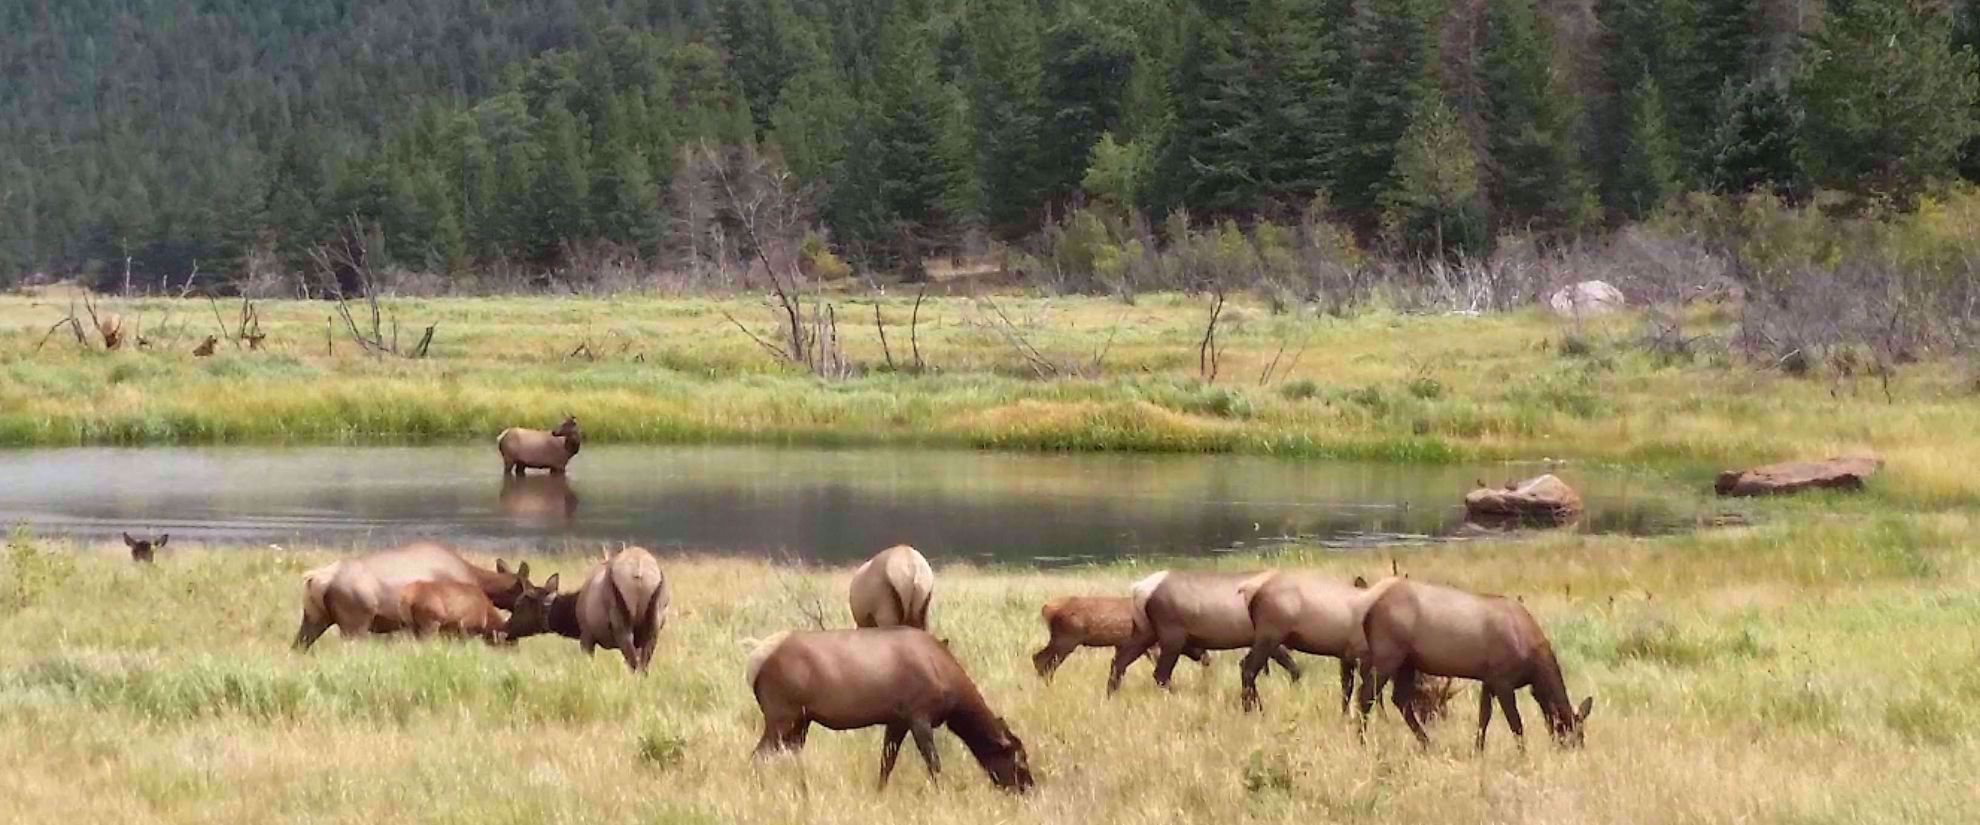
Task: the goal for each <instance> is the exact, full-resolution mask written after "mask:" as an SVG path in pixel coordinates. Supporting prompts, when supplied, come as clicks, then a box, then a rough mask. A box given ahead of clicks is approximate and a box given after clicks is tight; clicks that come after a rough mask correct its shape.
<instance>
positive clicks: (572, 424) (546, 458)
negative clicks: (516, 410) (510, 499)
mask: <svg viewBox="0 0 1980 825" xmlns="http://www.w3.org/2000/svg"><path fill="white" fill-rule="evenodd" d="M583 440H584V431H583V430H580V429H578V421H577V416H574V415H567V416H565V417H564V423H562V424H559V425H557V429H554V430H551V431H550V432H547V433H546V432H544V431H542V430H530V429H524V428H522V427H510V428H508V429H506V430H503V431H502V434H501V435H498V436H496V437H495V451H496V452H498V453H501V454H502V472H503V473H514V474H516V475H522V474H523V473H524V472H525V471H527V470H549V471H550V474H551V475H553V476H560V475H563V474H564V468H565V467H566V466H568V465H569V464H570V463H571V459H573V458H576V457H577V454H578V448H579V447H580V446H581V444H580V442H582V441H583Z"/></svg>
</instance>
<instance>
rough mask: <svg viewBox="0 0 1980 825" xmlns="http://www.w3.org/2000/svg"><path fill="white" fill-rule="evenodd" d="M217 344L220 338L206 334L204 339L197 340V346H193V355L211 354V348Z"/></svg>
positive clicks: (203, 356)
mask: <svg viewBox="0 0 1980 825" xmlns="http://www.w3.org/2000/svg"><path fill="white" fill-rule="evenodd" d="M219 344H220V339H218V338H215V337H213V336H211V335H208V336H206V340H204V341H201V342H199V346H197V347H194V348H193V357H195V358H205V357H207V356H210V355H212V354H213V348H214V347H216V346H218V345H219Z"/></svg>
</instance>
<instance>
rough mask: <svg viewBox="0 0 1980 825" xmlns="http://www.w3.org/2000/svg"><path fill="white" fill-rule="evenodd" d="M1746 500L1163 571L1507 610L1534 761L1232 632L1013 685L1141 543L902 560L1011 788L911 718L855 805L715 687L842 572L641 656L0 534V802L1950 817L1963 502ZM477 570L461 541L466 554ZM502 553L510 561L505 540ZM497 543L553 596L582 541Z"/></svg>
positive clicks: (186, 806)
mask: <svg viewBox="0 0 1980 825" xmlns="http://www.w3.org/2000/svg"><path fill="white" fill-rule="evenodd" d="M1832 504H1833V502H1830V501H1826V500H1822V499H1817V500H1811V501H1808V502H1798V503H1779V504H1769V505H1768V509H1769V510H1770V511H1772V512H1773V514H1774V515H1775V516H1777V517H1776V518H1772V519H1769V520H1768V521H1767V522H1766V523H1764V524H1762V525H1759V526H1754V527H1742V528H1734V529H1724V530H1711V531H1705V532H1701V533H1696V534H1691V535H1684V536H1670V537H1662V538H1656V539H1626V538H1618V537H1599V536H1578V535H1556V536H1543V537H1539V538H1535V539H1532V540H1529V541H1522V542H1492V543H1483V544H1472V545H1468V546H1466V547H1465V548H1463V549H1432V550H1412V551H1401V550H1399V551H1394V552H1382V553H1359V554H1341V553H1330V552H1326V551H1321V550H1318V549H1311V550H1302V549H1294V550H1291V551H1288V552H1287V553H1285V554H1283V555H1279V556H1275V557H1273V558H1271V559H1269V560H1260V559H1257V558H1222V559H1217V560H1199V561H1193V562H1177V564H1188V565H1193V566H1220V567H1226V568H1249V567H1253V566H1256V565H1258V564H1261V563H1269V564H1272V565H1278V566H1287V567H1308V568H1313V569H1319V570H1324V571H1328V572H1330V573H1335V574H1338V575H1341V576H1350V575H1355V574H1366V575H1377V574H1381V573H1384V572H1386V571H1387V568H1388V566H1389V564H1390V560H1391V559H1393V560H1394V562H1395V563H1396V564H1397V565H1398V566H1399V567H1400V568H1401V569H1402V570H1404V571H1405V572H1409V573H1410V574H1411V575H1412V576H1413V577H1417V578H1422V579H1428V580H1433V581H1444V582H1450V583H1455V584H1461V585H1464V586H1468V587H1472V588H1476V589H1479V590H1484V591H1490V592H1504V593H1508V594H1513V595H1517V596H1519V597H1520V598H1522V599H1523V601H1524V602H1525V604H1526V605H1527V606H1528V608H1529V609H1531V610H1532V611H1533V612H1534V613H1535V615H1536V616H1537V617H1538V618H1539V619H1540V621H1541V622H1542V623H1543V625H1544V626H1545V627H1546V628H1547V630H1548V632H1549V633H1550V635H1551V636H1552V639H1553V642H1554V645H1555V647H1556V648H1557V650H1558V651H1559V653H1560V656H1561V659H1562V662H1563V666H1564V669H1565V672H1566V675H1567V679H1568V685H1569V689H1570V690H1571V691H1572V692H1573V694H1574V696H1575V697H1576V698H1577V699H1579V697H1581V696H1584V695H1593V696H1594V697H1595V699H1596V702H1595V712H1594V714H1593V715H1592V716H1591V717H1590V720H1589V736H1588V741H1587V745H1586V747H1585V748H1584V749H1581V750H1562V749H1558V748H1556V747H1555V746H1554V745H1553V744H1552V743H1551V742H1550V741H1549V740H1547V738H1546V737H1545V735H1544V733H1541V732H1540V731H1541V730H1543V729H1542V728H1541V727H1540V725H1539V722H1538V718H1537V716H1538V715H1537V710H1536V708H1535V707H1534V706H1533V704H1532V702H1531V700H1530V698H1525V697H1523V698H1522V703H1523V708H1524V711H1525V714H1526V717H1527V720H1528V723H1529V733H1530V734H1532V737H1531V740H1530V741H1529V742H1528V745H1527V748H1526V749H1525V751H1524V752H1523V753H1522V752H1521V751H1520V749H1519V748H1517V747H1516V746H1515V745H1514V742H1513V739H1512V737H1511V736H1510V734H1509V733H1508V732H1507V731H1506V729H1505V728H1504V727H1503V726H1502V723H1495V727H1494V729H1493V731H1492V734H1491V738H1490V742H1489V744H1488V750H1487V752H1486V753H1484V754H1483V755H1478V754H1474V753H1473V752H1472V750H1471V743H1470V740H1471V732H1472V725H1473V719H1474V718H1475V717H1474V714H1475V712H1476V700H1475V698H1474V697H1475V695H1476V694H1475V691H1474V690H1472V689H1469V688H1467V689H1466V690H1464V691H1463V692H1461V693H1460V694H1458V695H1457V697H1456V698H1455V699H1453V700H1452V701H1451V703H1450V705H1449V708H1450V711H1449V713H1450V715H1449V717H1447V718H1445V719H1442V720H1440V721H1437V722H1435V723H1433V724H1432V725H1431V734H1432V736H1433V738H1434V742H1433V745H1432V746H1431V747H1430V748H1429V749H1428V750H1427V751H1421V750H1419V749H1418V748H1417V746H1416V745H1415V743H1414V742H1413V740H1411V739H1410V737H1409V735H1408V733H1407V731H1406V730H1405V729H1404V728H1403V727H1402V725H1401V724H1400V722H1399V720H1398V719H1397V718H1396V716H1395V714H1394V712H1393V711H1392V710H1390V711H1387V712H1385V713H1384V714H1383V715H1381V716H1378V717H1377V718H1376V719H1375V720H1374V721H1373V723H1372V724H1371V728H1370V735H1369V737H1368V741H1367V742H1366V743H1365V744H1363V743H1358V742H1357V741H1356V739H1355V737H1354V735H1353V733H1352V730H1353V728H1352V725H1351V723H1350V722H1349V721H1348V720H1346V719H1343V718H1342V717H1341V715H1340V713H1339V710H1338V709H1337V706H1336V702H1337V692H1336V691H1337V689H1338V688H1337V684H1336V682H1335V680H1334V678H1333V673H1332V668H1331V662H1328V661H1325V660H1316V659H1309V660H1308V661H1309V662H1311V663H1312V664H1311V666H1310V667H1309V670H1308V678H1307V679H1305V680H1304V681H1302V682H1300V683H1297V684H1291V683H1288V682H1287V681H1285V680H1284V679H1283V678H1282V677H1280V676H1278V675H1273V676H1268V677H1266V678H1265V679H1264V680H1262V681H1261V688H1262V691H1263V694H1264V699H1265V702H1266V708H1265V711H1264V712H1263V713H1261V714H1253V715H1249V716H1246V715H1243V714H1240V713H1239V712H1238V709H1237V690H1238V685H1237V660H1238V654H1236V653H1222V654H1218V655H1217V656H1216V658H1215V660H1214V661H1213V664H1212V666H1211V667H1210V668H1209V669H1207V670H1204V669H1200V668H1198V667H1197V666H1195V665H1193V664H1191V663H1188V662H1184V663H1183V664H1182V665H1181V666H1180V667H1179V668H1178V671H1177V678H1176V686H1175V687H1176V689H1175V691H1174V692H1173V693H1172V694H1162V693H1160V692H1158V691H1156V689H1155V688H1154V686H1153V685H1152V683H1151V682H1150V679H1149V673H1150V669H1149V665H1148V664H1146V663H1138V664H1136V665H1135V667H1134V668H1133V669H1132V670H1131V671H1130V672H1129V678H1128V680H1127V683H1126V685H1125V686H1124V688H1123V690H1122V692H1121V693H1120V694H1119V695H1118V696H1116V697H1115V698H1113V699H1112V700H1111V701H1110V700H1107V699H1106V698H1104V696H1103V693H1102V683H1103V681H1104V674H1105V668H1106V659H1107V655H1106V653H1105V652H1102V651H1092V650H1086V651H1081V652H1080V653H1077V654H1075V655H1074V656H1073V658H1072V659H1071V660H1070V661H1068V662H1067V664H1066V665H1065V667H1064V668H1062V669H1061V671H1060V672H1059V674H1058V676H1057V679H1056V680H1055V681H1054V682H1052V683H1050V684H1046V683H1043V682H1041V681H1039V679H1038V678H1037V677H1036V675H1035V674H1034V673H1033V672H1032V667H1031V663H1030V661H1029V654H1030V653H1031V651H1033V650H1035V649H1036V648H1037V647H1038V646H1039V645H1041V644H1042V643H1043V641H1044V638H1045V635H1046V634H1045V632H1044V628H1043V627H1042V625H1041V623H1040V621H1039V619H1038V614H1037V611H1038V607H1039V605H1040V604H1041V603H1042V602H1043V601H1044V600H1045V599H1047V598H1049V597H1051V596H1054V595H1059V594H1065V593H1088V592H1097V593H1108V592H1122V591H1123V590H1124V589H1125V587H1126V585H1127V584H1128V583H1129V582H1131V581H1132V580H1134V579H1135V578H1138V577H1140V576H1142V575H1145V574H1146V573H1147V572H1149V570H1150V569H1151V567H1150V566H1148V565H1147V564H1146V563H1142V564H1120V565H1110V566H1102V567H1092V568H1079V569H1072V570H1060V571H1051V572H1041V571H1033V570H1023V569H1002V568H980V567H971V566H968V565H957V564H942V563H941V560H939V559H938V560H937V563H938V573H937V576H938V584H937V588H936V598H935V604H934V610H933V617H932V620H931V624H932V627H933V629H934V631H935V632H936V633H937V634H938V635H941V636H944V637H946V638H948V639H949V640H950V643H951V645H952V647H953V649H955V650H956V651H957V653H958V655H959V657H960V658H961V660H962V661H963V662H964V664H965V666H966V667H967V668H968V669H969V670H970V671H971V672H972V674H973V675H974V677H975V679H976V680H977V682H978V684H979V685H980V686H981V687H982V689H983V691H984V692H985V695H986V696H987V697H988V699H989V700H990V702H991V704H992V706H993V707H994V708H995V709H996V710H997V711H998V712H1000V713H1001V714H1003V715H1004V716H1005V717H1006V718H1007V719H1008V720H1009V721H1010V723H1011V724H1012V726H1013V727H1014V728H1015V730H1016V731H1017V732H1018V734H1019V735H1020V736H1021V737H1023V739H1024V740H1025V742H1026V743H1027V745H1028V750H1029V753H1030V758H1031V764H1032V766H1033V770H1034V771H1035V773H1036V774H1037V776H1038V778H1039V785H1038V788H1037V789H1036V791H1035V792H1034V793H1033V794H1031V795H1029V796H1026V797H1014V796H1009V795H1006V794H1003V793H1001V792H998V791H996V790H994V789H993V788H992V787H990V785H989V783H988V782H987V781H986V780H985V779H984V777H983V775H982V773H981V771H980V770H979V769H978V768H977V767H976V766H975V764H974V763H973V762H972V761H971V760H970V759H969V758H968V755H967V753H966V752H965V751H964V750H963V749H962V747H961V746H960V744H959V743H958V742H957V741H956V740H954V739H953V738H952V737H950V736H949V735H948V734H946V733H938V741H939V742H940V748H941V751H942V754H943V759H944V765H945V768H946V772H945V774H944V775H943V776H942V778H941V780H940V781H939V782H937V783H934V784H931V783H930V782H929V781H928V779H927V778H926V775H925V774H924V773H923V771H922V769H921V766H920V763H919V761H918V760H916V759H915V758H914V757H913V756H912V755H908V756H904V758H903V762H902V766H901V769H900V770H899V771H898V772H897V773H896V775H895V777H894V782H893V785H892V787H891V788H889V789H888V790H887V791H886V792H885V793H881V794H877V795H876V794H875V793H874V791H873V788H872V783H873V781H874V777H875V773H876V770H877V764H878V750H879V742H880V733H879V731H878V730H877V729H875V730H867V731H861V732H856V733H835V732H831V731H825V730H814V731H813V733H812V735H811V738H810V744H809V746H808V748H807V749H806V750H805V752H804V753H803V754H802V755H801V756H798V757H796V758H789V757H780V758H778V759H775V760H771V761H769V762H766V763H763V764H755V763H752V761H751V760H750V758H749V752H750V749H751V747H752V746H753V744H754V742H755V739H756V736H757V734H758V732H759V716H758V714H757V711H756V708H755V705H754V702H753V700H752V699H751V697H750V695H749V692H748V690H747V689H746V687H745V685H744V684H743V679H742V672H743V662H744V657H745V656H746V654H747V652H748V650H749V649H750V648H751V646H752V645H753V643H754V642H755V640H758V639H762V638H764V637H767V636H769V635H770V634H771V633H773V632H775V631H778V630H782V629H786V628H791V627H801V626H804V625H806V624H807V623H808V622H809V621H810V620H811V619H810V617H811V616H813V615H822V616H823V617H824V619H825V621H826V622H827V623H829V624H831V625H833V626H846V625H848V624H849V620H848V619H847V618H846V613H845V602H844V595H843V594H844V585H845V581H846V579H847V577H848V576H849V574H850V570H849V569H803V568H794V567H786V566H771V565H768V564H766V563H764V562H759V561H752V560H741V559H724V558H720V557H716V556H712V555H710V556H700V555H686V556H676V557H668V558H664V559H663V560H662V563H663V565H664V567H665V569H666V571H667V573H668V575H669V576H670V577H671V578H672V580H673V583H674V589H675V596H674V607H673V612H672V616H671V620H670V622H669V624H668V626H667V628H666V630H665V631H664V633H663V635H662V639H661V643H660V648H659V651H658V653H657V654H656V657H655V663H654V669H653V671H652V672H651V673H650V674H648V675H647V676H646V677H645V678H643V679H642V678H639V677H635V676H633V675H631V674H629V673H628V672H626V670H625V668H624V666H623V664H621V662H620V661H619V659H618V657H617V656H616V655H613V654H611V653H609V652H604V653H602V654H601V655H598V656H596V657H594V658H591V659H586V658H585V657H583V656H582V655H581V654H580V653H579V651H578V649H577V646H576V644H575V643H574V642H571V641H568V640H563V639H557V638H551V637H539V638H533V639H529V640H526V641H524V642H523V643H522V644H521V645H520V647H519V648H516V649H510V650H502V649H491V648H488V647H485V646H482V645H480V644H479V643H450V642H434V643H426V644H418V643H413V642H410V641H393V640H383V641H378V640H373V641H362V642H357V643H352V642H348V641H345V640H342V639H339V638H336V634H335V633H334V632H333V633H332V634H330V636H329V637H326V638H325V639H324V640H323V641H322V642H321V643H319V644H318V646H317V647H316V649H315V650H314V651H313V652H312V653H310V654H297V653H293V652H291V651H290V650H289V649H288V642H289V639H290V637H291V635H292V634H293V633H294V630H295V625H296V622H297V619H298V616H299V608H298V605H299V596H300V593H299V590H300V586H299V576H300V574H301V572H302V571H303V570H305V569H307V568H309V567H311V566H313V565H316V564H319V563H322V562H323V561H324V560H325V559H327V558H331V557H332V554H331V553H329V552H327V551H323V550H305V551H267V550H261V549H258V548H249V547H198V546H190V547H183V548H181V547H177V546H175V547H173V548H169V549H168V550H167V551H165V552H164V553H163V554H162V555H161V558H160V560H159V562H158V563H157V564H156V565H155V566H153V567H148V568H147V567H139V566H136V565H133V564H131V563H130V562H129V561H128V560H127V559H126V558H124V556H123V552H122V548H121V547H120V546H116V547H113V546H108V545H105V546H78V545H74V544H69V543H64V542H61V541H54V542H50V541H38V540H36V539H33V538H31V537H29V536H27V535H25V534H17V535H15V536H14V537H13V539H12V540H11V541H10V542H9V543H8V546H7V548H6V552H5V554H4V556H0V761H4V763H5V764H7V765H8V766H9V767H8V768H7V769H6V770H5V771H0V798H5V799H7V800H8V808H9V811H10V813H9V815H8V818H9V819H12V820H15V821H24V822H33V821H56V820H59V821H68V822H78V823H81V822H123V823H139V822H161V823H162V822H173V823H176V822H218V821H230V822H239V821H255V822H317V823H330V822H353V823H356V822H375V821H420V822H461V823H468V822H472V823H477V824H478V825H487V824H488V823H510V822H514V823H523V822H530V823H538V822H587V821H639V822H764V823H771V822H798V821H802V822H819V823H833V822H873V821H888V822H902V823H913V822H953V823H972V822H984V823H989V822H1010V821H1036V822H1149V823H1154V822H1175V821H1233V820H1236V821H1261V822H1315V821H1318V822H1368V823H1376V822H1400V821H1417V822H1492V823H1497V822H1507V823H1510V822H1522V823H1596V822H1618V823H1622V822H1629V823H1641V822H1733V821H1739V822H1754V823H1781V824H1782V825H1786V824H1787V823H1795V824H1796V825H1808V824H1809V823H1845V822H1848V823H1886V822H1888V823H1900V822H1953V821H1969V820H1971V819H1972V818H1973V817H1974V816H1975V815H1976V814H1980V797H1976V795H1975V790H1974V785H1973V783H1972V776H1973V774H1974V772H1975V770H1976V769H1980V736H1976V734H1975V730H1976V723H1980V596H1977V595H1976V593H1980V588H1976V584H1980V581H1977V580H1976V578H1977V577H1980V565H1976V564H1975V561H1974V559H1975V552H1974V551H1975V550H1976V540H1975V539H1974V535H1975V528H1976V526H1980V525H1976V524H1975V522H1974V520H1973V517H1972V516H1971V515H1968V514H1959V513H1942V514H1927V515H1889V514H1886V515H1866V516H1845V517H1825V516H1824V515H1823V513H1824V512H1825V511H1826V510H1829V509H1831V505H1832ZM484 561H487V560H486V559H484ZM510 561H511V562H513V561H514V559H513V558H512V559H510ZM529 561H530V562H531V564H532V568H533V569H535V570H537V571H540V572H538V573H537V574H536V575H537V576H539V577H540V576H542V575H545V574H547V573H548V572H552V571H558V572H562V573H563V576H564V578H565V580H569V579H570V578H571V577H572V575H573V574H574V573H576V572H577V571H579V570H582V569H583V568H584V567H585V566H586V565H588V564H589V560H588V559H586V558H584V557H538V558H531V559H529Z"/></svg>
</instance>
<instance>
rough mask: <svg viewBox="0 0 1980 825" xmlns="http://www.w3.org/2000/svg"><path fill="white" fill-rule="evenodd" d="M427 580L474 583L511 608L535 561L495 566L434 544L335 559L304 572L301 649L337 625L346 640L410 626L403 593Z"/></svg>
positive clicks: (297, 642) (298, 644)
mask: <svg viewBox="0 0 1980 825" xmlns="http://www.w3.org/2000/svg"><path fill="white" fill-rule="evenodd" d="M423 581H445V582H459V583H461V584H469V585H473V586H475V587H479V588H481V592H482V594H483V595H486V596H487V597H488V600H489V601H491V602H494V604H495V606H496V607H499V608H502V609H504V610H510V609H514V607H515V603H516V599H517V598H518V597H520V596H521V595H522V593H523V590H524V588H525V587H527V586H528V583H529V564H528V563H527V562H525V563H524V564H522V565H521V566H520V567H518V568H517V569H516V571H515V572H513V573H511V572H509V568H508V566H507V565H506V564H504V563H503V562H502V561H501V560H500V559H497V560H496V561H495V569H494V570H489V569H487V568H484V567H481V566H479V565H476V564H475V563H473V562H471V561H468V560H467V559H466V558H465V557H463V556H462V555H461V554H460V553H459V552H457V551H455V550H454V549H453V548H450V547H443V546H441V545H438V544H433V543H431V542H420V543H417V544H412V545H409V546H406V547H401V548H397V549H394V550H385V551H381V552H377V553H372V554H370V555H365V556H358V557H356V558H349V559H341V560H339V561H334V562H331V563H329V564H326V565H324V566H322V567H318V568H316V569H314V570H310V571H309V572H306V573H304V574H303V615H302V626H301V627H299V628H297V629H296V639H295V648H296V649H297V650H308V649H309V648H310V646H311V645H314V644H316V640H317V638H319V637H321V636H322V635H323V632H324V631H326V630H328V629H330V626H331V625H333V624H334V625H336V626H337V629H338V631H339V632H340V633H341V634H342V635H343V637H344V638H345V639H358V638H361V637H362V636H363V635H365V634H366V633H391V632H395V631H398V630H401V629H403V628H405V626H406V625H407V624H408V623H409V621H410V617H409V616H407V614H406V612H405V609H404V604H403V602H402V601H401V600H400V598H399V594H400V591H402V590H404V589H405V587H406V585H409V584H412V583H414V582H423Z"/></svg>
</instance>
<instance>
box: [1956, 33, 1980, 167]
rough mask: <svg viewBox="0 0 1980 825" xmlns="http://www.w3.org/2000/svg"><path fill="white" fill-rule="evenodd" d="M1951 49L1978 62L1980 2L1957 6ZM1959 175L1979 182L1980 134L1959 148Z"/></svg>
mask: <svg viewBox="0 0 1980 825" xmlns="http://www.w3.org/2000/svg"><path fill="white" fill-rule="evenodd" d="M1953 48H1954V49H1956V50H1959V51H1963V52H1965V53H1967V54H1969V55H1973V56H1974V58H1975V59H1976V60H1980V0H1963V2H1960V3H1959V4H1958V6H1957V9H1956V11H1955V17H1954V18H1953ZM1975 106H1976V110H1975V113H1974V116H1975V118H1976V119H1980V103H1976V104H1975ZM1959 174H1960V176H1961V177H1964V178H1966V179H1967V180H1969V181H1975V182H1980V134H1976V135H1975V136H1973V137H1970V138H1967V139H1966V143H1965V145H1963V146H1961V147H1960V150H1959Z"/></svg>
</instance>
